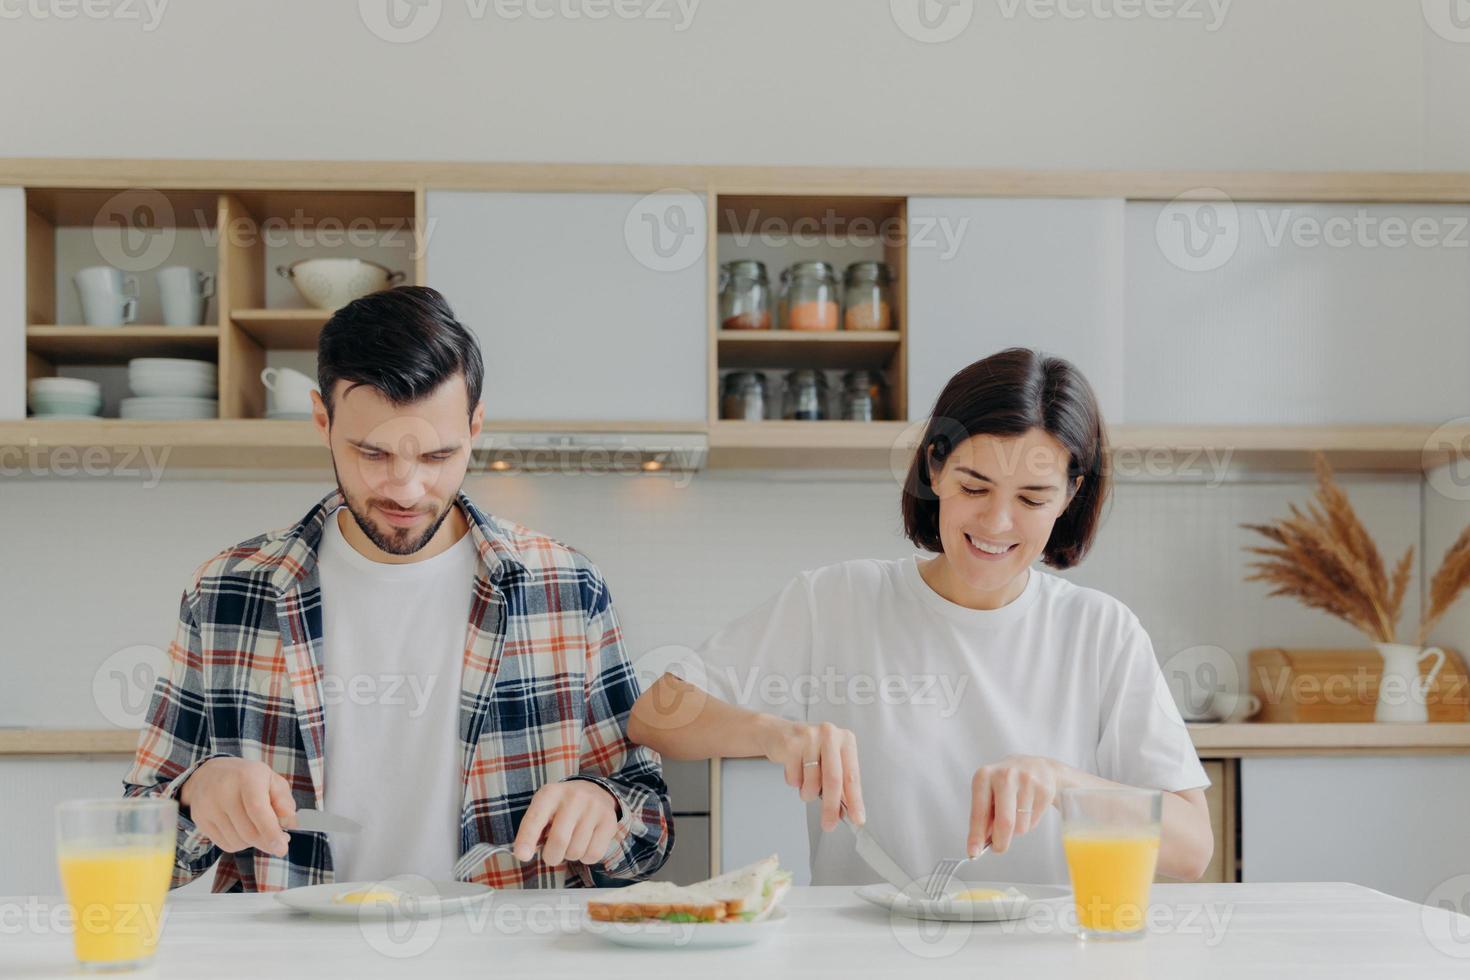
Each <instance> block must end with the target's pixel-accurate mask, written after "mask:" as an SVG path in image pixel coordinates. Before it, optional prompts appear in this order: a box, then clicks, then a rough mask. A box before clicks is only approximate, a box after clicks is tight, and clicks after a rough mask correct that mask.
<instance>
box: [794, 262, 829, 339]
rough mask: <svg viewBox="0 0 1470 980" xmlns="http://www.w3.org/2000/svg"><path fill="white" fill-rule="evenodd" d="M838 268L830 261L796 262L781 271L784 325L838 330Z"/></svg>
mask: <svg viewBox="0 0 1470 980" xmlns="http://www.w3.org/2000/svg"><path fill="white" fill-rule="evenodd" d="M837 300H838V289H837V271H836V269H834V268H833V266H832V264H831V263H830V262H796V263H794V264H792V265H791V266H789V267H788V268H787V269H786V271H785V272H783V273H781V326H782V327H783V328H785V329H787V330H836V329H837V326H838V303H837Z"/></svg>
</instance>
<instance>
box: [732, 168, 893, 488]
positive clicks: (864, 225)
mask: <svg viewBox="0 0 1470 980" xmlns="http://www.w3.org/2000/svg"><path fill="white" fill-rule="evenodd" d="M709 209H710V214H709V215H708V218H709V248H708V252H709V277H710V282H711V283H712V284H714V283H717V282H718V281H719V268H720V266H721V265H722V264H723V263H725V262H728V261H731V260H733V259H748V258H755V259H758V260H760V261H763V262H765V263H766V265H767V274H768V275H769V277H770V279H771V294H772V316H773V318H775V319H776V321H777V322H776V323H775V326H776V327H778V328H780V327H781V323H780V322H779V313H778V310H779V305H780V304H779V294H780V277H781V273H782V271H783V268H784V266H775V267H773V266H772V264H771V262H772V260H773V259H775V258H777V257H779V261H781V262H786V263H789V262H792V261H807V260H822V261H827V262H830V263H831V264H832V265H833V267H834V269H835V271H836V273H837V276H838V280H839V281H838V287H837V290H838V300H839V302H840V301H841V300H842V289H843V287H842V282H841V279H842V275H843V271H844V266H845V265H846V264H847V263H848V262H851V261H855V260H874V259H881V260H882V261H883V262H884V263H886V264H887V265H888V268H889V269H890V270H891V271H892V273H893V285H892V306H893V311H892V312H893V320H894V323H893V329H892V330H887V331H882V332H873V333H868V332H862V331H843V330H834V331H830V332H820V333H818V332H804V331H803V332H798V331H791V330H784V329H776V330H752V331H741V330H722V329H720V323H719V297H718V295H717V292H718V291H717V289H714V288H711V290H710V292H711V296H710V302H709V334H710V359H709V360H710V363H709V398H710V408H709V417H710V424H711V425H712V426H715V425H718V424H720V423H718V422H717V421H716V420H718V419H719V416H720V411H719V407H720V388H721V382H720V373H721V372H722V371H728V370H731V369H737V368H738V369H745V368H779V369H784V368H816V369H819V370H851V369H855V368H864V369H868V370H874V371H883V372H885V373H886V376H887V382H888V396H887V402H888V403H887V404H886V405H884V406H883V407H882V409H881V412H880V414H881V415H883V416H884V417H886V418H896V419H901V418H903V417H904V415H905V413H906V411H907V406H908V367H907V364H908V351H907V336H908V249H907V247H906V245H907V240H908V198H907V196H901V195H895V194H868V193H840V192H839V193H810V192H806V193H803V192H796V191H792V190H785V191H782V190H769V189H762V188H760V187H759V185H756V186H754V187H751V188H749V189H736V188H733V187H732V188H730V189H728V190H726V189H723V188H721V189H718V190H715V191H713V192H711V193H710V194H709ZM761 438H765V437H761ZM747 448H749V447H742V448H741V449H740V450H739V451H740V452H742V453H744V452H745V450H746V449H747ZM826 448H828V449H831V450H833V454H827V455H824V456H822V457H821V458H822V459H823V460H824V462H819V463H813V464H812V465H838V466H848V465H851V464H853V463H855V462H856V461H857V460H856V459H855V458H854V457H853V455H852V452H853V447H851V446H846V445H844V446H828V447H826ZM711 450H712V451H713V450H714V446H713V445H712V446H711ZM759 451H761V450H760V448H759V447H757V448H756V452H759ZM715 458H716V457H715V456H714V455H713V454H712V457H711V459H712V461H714V459H715ZM808 458H813V457H808ZM745 461H746V460H745V458H744V457H742V462H741V465H744V463H745Z"/></svg>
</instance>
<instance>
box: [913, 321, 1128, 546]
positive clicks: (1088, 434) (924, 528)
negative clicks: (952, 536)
mask: <svg viewBox="0 0 1470 980" xmlns="http://www.w3.org/2000/svg"><path fill="white" fill-rule="evenodd" d="M1032 429H1041V430H1042V431H1043V432H1045V433H1047V434H1048V435H1050V436H1051V437H1052V438H1054V439H1056V440H1057V442H1059V443H1061V444H1062V446H1063V448H1065V449H1066V450H1067V453H1068V455H1069V457H1070V458H1069V460H1068V462H1067V483H1068V489H1069V490H1070V489H1071V484H1072V483H1075V482H1076V478H1077V477H1079V476H1080V477H1082V485H1081V486H1080V487H1078V488H1077V492H1076V493H1075V494H1074V495H1073V496H1072V499H1071V500H1070V501H1069V502H1068V503H1067V508H1066V510H1064V511H1063V512H1062V515H1061V516H1060V517H1058V518H1057V522H1056V524H1055V525H1054V526H1053V527H1052V531H1051V537H1050V538H1049V539H1048V540H1047V542H1046V548H1045V549H1044V550H1043V551H1042V560H1043V561H1045V562H1046V564H1048V565H1051V566H1052V567H1053V568H1071V567H1072V566H1073V565H1076V564H1077V563H1078V562H1080V561H1081V560H1082V558H1083V556H1084V555H1086V554H1087V549H1088V548H1090V547H1091V546H1092V538H1093V535H1095V534H1096V533H1097V527H1098V524H1099V522H1100V520H1101V514H1102V508H1103V502H1104V501H1105V500H1106V499H1107V496H1108V490H1109V479H1108V474H1107V469H1106V467H1105V466H1104V454H1105V453H1106V451H1107V449H1106V437H1105V434H1104V432H1103V424H1102V415H1101V413H1100V412H1099V411H1098V408H1097V398H1096V396H1094V395H1093V393H1092V386H1091V385H1089V384H1088V383H1087V379H1086V378H1084V377H1083V376H1082V372H1080V371H1078V370H1077V369H1076V368H1075V367H1073V366H1072V364H1071V363H1070V362H1068V361H1065V360H1063V359H1062V358H1060V357H1049V356H1047V355H1044V354H1039V353H1037V352H1036V351H1034V350H1030V349H1028V348H1025V347H1012V348H1010V349H1008V350H1003V351H1001V352H1000V353H998V354H992V355H991V356H989V357H987V358H985V359H984V360H980V361H976V362H975V363H974V364H971V365H970V366H969V367H967V368H965V369H964V370H963V371H961V372H960V373H958V374H956V375H955V376H954V377H953V378H950V379H949V383H948V384H946V385H945V386H944V390H943V391H942V392H940V393H939V400H938V401H936V402H935V403H934V411H933V413H932V414H931V416H930V418H929V422H928V424H927V425H926V426H925V428H924V439H923V441H922V442H921V443H920V444H919V447H918V451H917V452H915V453H914V459H913V462H912V463H911V464H910V465H909V472H908V477H907V479H905V480H904V487H903V529H904V533H905V534H906V535H908V539H909V540H910V541H912V542H913V543H914V544H916V545H918V546H919V547H920V548H923V549H925V550H926V551H933V552H943V551H944V545H943V543H942V542H941V541H940V538H939V498H938V496H937V495H936V494H935V492H934V486H933V482H932V475H931V473H930V467H931V466H932V467H935V471H936V472H937V471H938V470H939V469H942V468H943V467H944V461H945V460H946V459H948V458H949V456H950V454H951V453H953V452H954V451H955V448H956V447H957V446H959V445H960V444H961V443H963V442H964V441H965V440H966V439H969V438H971V437H973V436H978V435H994V436H1000V437H1002V438H1010V437H1015V436H1020V435H1024V434H1025V433H1027V432H1030V431H1031V430H1032Z"/></svg>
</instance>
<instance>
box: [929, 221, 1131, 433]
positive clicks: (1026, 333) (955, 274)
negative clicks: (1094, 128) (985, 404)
mask: <svg viewBox="0 0 1470 980" xmlns="http://www.w3.org/2000/svg"><path fill="white" fill-rule="evenodd" d="M908 214H909V247H908V277H909V287H908V309H909V326H908V344H909V418H911V419H922V418H925V417H927V416H928V414H929V412H930V410H931V409H932V408H933V407H934V399H935V398H936V397H937V396H938V394H939V392H940V390H941V389H942V388H943V387H944V383H945V382H946V381H948V380H949V378H950V376H951V375H953V374H954V373H955V372H956V371H958V370H960V368H963V367H965V366H966V365H967V364H970V363H971V362H973V361H976V360H979V359H980V358H982V357H985V356H987V355H990V354H994V353H995V352H996V351H999V350H1002V349H1004V348H1006V347H1032V348H1036V349H1038V350H1042V351H1045V352H1046V353H1049V354H1057V355H1060V356H1061V357H1065V358H1066V359H1067V360H1069V361H1071V362H1073V363H1074V364H1076V365H1077V367H1078V368H1080V369H1081V370H1082V372H1083V373H1084V374H1085V375H1086V376H1087V378H1088V380H1089V381H1090V382H1091V383H1092V386H1093V388H1094V389H1095V390H1096V391H1097V396H1098V400H1099V402H1100V404H1101V406H1102V410H1103V413H1104V415H1105V417H1106V418H1107V419H1108V420H1109V421H1114V422H1116V421H1119V420H1120V415H1119V413H1120V411H1121V410H1122V407H1123V397H1122V396H1123V391H1122V383H1123V363H1122V357H1123V202H1122V201H1121V200H1053V199H1009V200H1001V199H973V198H912V199H910V200H909V210H908Z"/></svg>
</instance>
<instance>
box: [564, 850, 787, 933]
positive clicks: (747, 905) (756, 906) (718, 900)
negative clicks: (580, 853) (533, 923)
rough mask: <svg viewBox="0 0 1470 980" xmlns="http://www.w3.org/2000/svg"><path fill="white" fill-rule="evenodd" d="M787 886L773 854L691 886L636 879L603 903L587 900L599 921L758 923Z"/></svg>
mask: <svg viewBox="0 0 1470 980" xmlns="http://www.w3.org/2000/svg"><path fill="white" fill-rule="evenodd" d="M790 888H791V872H789V871H783V870H781V861H780V859H779V858H778V857H777V856H776V855H774V854H772V855H771V856H770V857H768V858H764V859H762V860H760V861H757V862H755V863H754V864H748V865H746V866H745V867H743V868H738V869H736V870H734V871H731V872H728V873H726V874H722V875H720V876H719V877H717V878H710V879H709V880H708V881H701V882H699V883H698V884H695V885H671V884H669V883H667V882H662V881H640V882H639V883H638V884H636V885H630V886H628V887H627V888H624V889H621V890H620V891H619V892H618V893H617V895H616V897H613V898H610V899H608V900H607V901H600V902H598V901H594V902H588V903H587V916H588V917H589V918H591V919H593V920H595V921H598V922H760V921H761V920H762V919H765V918H766V917H767V916H769V915H770V914H771V913H772V912H773V911H774V910H775V908H776V906H777V905H779V904H780V903H781V899H782V898H784V897H785V895H786V892H787V891H788V890H789V889H790Z"/></svg>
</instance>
